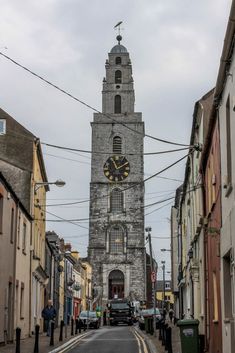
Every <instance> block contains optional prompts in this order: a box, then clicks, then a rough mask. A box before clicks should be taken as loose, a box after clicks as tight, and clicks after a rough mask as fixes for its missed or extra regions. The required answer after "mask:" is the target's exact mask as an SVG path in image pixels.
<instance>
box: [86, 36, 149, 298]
mask: <svg viewBox="0 0 235 353" xmlns="http://www.w3.org/2000/svg"><path fill="white" fill-rule="evenodd" d="M117 40H118V44H117V45H115V46H114V47H113V48H112V49H111V51H110V53H109V54H108V60H106V63H105V70H106V77H105V78H104V79H103V91H102V113H95V114H94V119H93V122H92V123H91V127H92V161H91V183H90V225H89V247H88V256H89V261H90V263H91V265H92V269H93V278H92V285H93V288H96V289H97V290H96V291H95V292H98V293H100V294H99V295H98V297H99V300H98V297H97V302H99V304H101V303H102V304H104V303H105V302H106V301H107V300H109V299H112V298H117V297H118V298H123V297H125V298H130V299H131V300H145V296H146V295H145V291H146V289H145V285H146V279H145V273H146V268H145V267H146V266H145V257H146V255H145V236H144V208H143V205H144V183H143V177H144V163H143V138H144V123H143V122H142V114H141V113H136V112H135V111H134V109H135V104H134V103H135V94H134V86H133V77H132V65H131V60H130V57H129V53H128V51H127V49H126V48H125V47H124V46H123V45H121V44H120V41H121V40H122V37H121V36H120V35H118V36H117Z"/></svg>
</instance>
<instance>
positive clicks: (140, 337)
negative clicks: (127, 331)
mask: <svg viewBox="0 0 235 353" xmlns="http://www.w3.org/2000/svg"><path fill="white" fill-rule="evenodd" d="M134 334H135V335H136V336H137V337H138V338H139V339H140V340H141V342H142V345H143V349H144V353H148V348H147V346H146V343H145V340H144V339H143V337H142V336H141V335H140V334H139V333H138V332H137V331H136V330H135V329H134Z"/></svg>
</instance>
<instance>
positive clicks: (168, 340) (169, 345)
mask: <svg viewBox="0 0 235 353" xmlns="http://www.w3.org/2000/svg"><path fill="white" fill-rule="evenodd" d="M171 334H172V329H171V327H167V329H166V346H165V347H166V348H165V349H166V350H167V351H168V353H172V340H171Z"/></svg>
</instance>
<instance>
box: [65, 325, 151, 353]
mask: <svg viewBox="0 0 235 353" xmlns="http://www.w3.org/2000/svg"><path fill="white" fill-rule="evenodd" d="M69 353H149V350H148V348H147V345H146V343H145V342H144V340H143V338H142V337H141V336H140V335H139V333H138V332H136V331H135V329H134V327H129V326H103V327H101V328H99V329H98V330H91V332H90V333H88V335H86V337H84V338H82V339H81V340H80V341H79V343H78V345H77V346H76V347H75V348H73V349H72V350H70V351H69Z"/></svg>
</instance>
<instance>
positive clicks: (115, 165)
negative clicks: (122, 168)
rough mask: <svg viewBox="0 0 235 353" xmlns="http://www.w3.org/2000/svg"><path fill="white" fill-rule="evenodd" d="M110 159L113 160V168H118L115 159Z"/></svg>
mask: <svg viewBox="0 0 235 353" xmlns="http://www.w3.org/2000/svg"><path fill="white" fill-rule="evenodd" d="M111 161H112V162H113V164H114V167H115V169H118V166H117V164H116V163H115V161H114V160H113V158H111Z"/></svg>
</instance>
